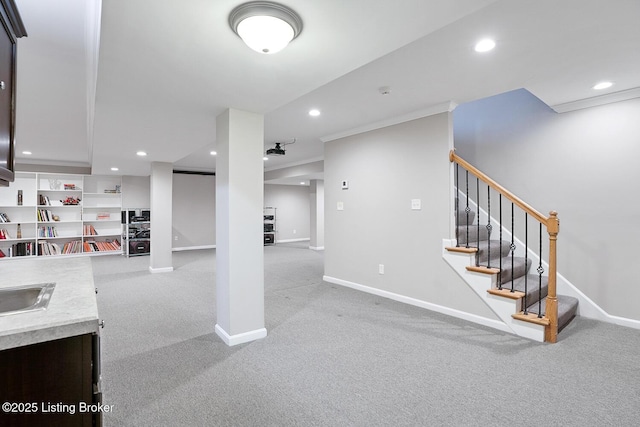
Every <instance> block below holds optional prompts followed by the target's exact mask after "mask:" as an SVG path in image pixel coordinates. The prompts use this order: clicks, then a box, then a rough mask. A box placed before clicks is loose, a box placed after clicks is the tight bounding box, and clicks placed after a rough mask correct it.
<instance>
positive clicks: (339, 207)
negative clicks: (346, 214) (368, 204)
mask: <svg viewBox="0 0 640 427" xmlns="http://www.w3.org/2000/svg"><path fill="white" fill-rule="evenodd" d="M338 210H339V211H343V210H344V203H342V202H338Z"/></svg>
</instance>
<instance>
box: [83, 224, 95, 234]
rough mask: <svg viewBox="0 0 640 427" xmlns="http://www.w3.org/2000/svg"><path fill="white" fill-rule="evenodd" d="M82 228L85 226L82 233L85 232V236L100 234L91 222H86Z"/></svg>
mask: <svg viewBox="0 0 640 427" xmlns="http://www.w3.org/2000/svg"><path fill="white" fill-rule="evenodd" d="M82 228H83V230H82V234H84V235H85V236H97V235H98V232H97V231H96V229H95V228H94V227H93V225H91V224H85V225H83V226H82Z"/></svg>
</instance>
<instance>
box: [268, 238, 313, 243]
mask: <svg viewBox="0 0 640 427" xmlns="http://www.w3.org/2000/svg"><path fill="white" fill-rule="evenodd" d="M309 240H311V239H310V238H309V237H303V238H301V239H284V240H276V243H294V242H308V241H309Z"/></svg>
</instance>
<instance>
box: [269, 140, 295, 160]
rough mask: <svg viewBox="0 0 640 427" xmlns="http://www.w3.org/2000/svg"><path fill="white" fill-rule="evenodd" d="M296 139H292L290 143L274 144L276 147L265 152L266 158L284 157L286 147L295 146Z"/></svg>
mask: <svg viewBox="0 0 640 427" xmlns="http://www.w3.org/2000/svg"><path fill="white" fill-rule="evenodd" d="M295 143H296V139H295V138H293V140H292V141H291V142H276V146H275V147H273V148H269V149H268V150H267V156H284V154H285V149H284V147H285V146H287V145H291V144H295Z"/></svg>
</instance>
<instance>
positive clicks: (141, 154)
mask: <svg viewBox="0 0 640 427" xmlns="http://www.w3.org/2000/svg"><path fill="white" fill-rule="evenodd" d="M136 154H137V155H138V156H146V155H147V153H145V152H144V151H138V152H137V153H136Z"/></svg>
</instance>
